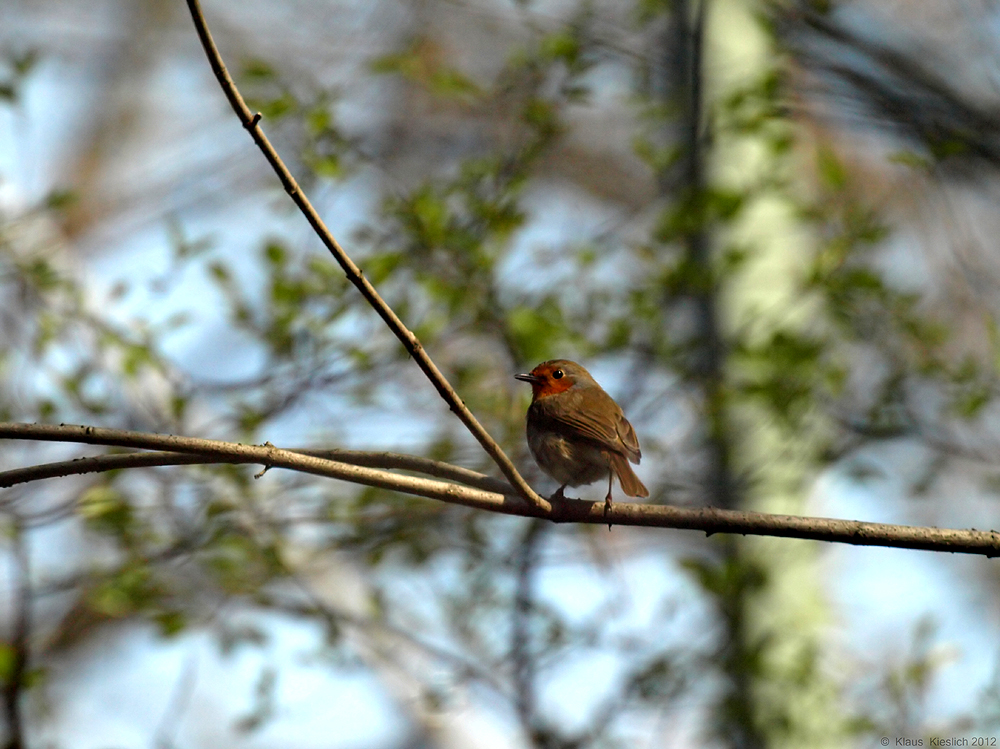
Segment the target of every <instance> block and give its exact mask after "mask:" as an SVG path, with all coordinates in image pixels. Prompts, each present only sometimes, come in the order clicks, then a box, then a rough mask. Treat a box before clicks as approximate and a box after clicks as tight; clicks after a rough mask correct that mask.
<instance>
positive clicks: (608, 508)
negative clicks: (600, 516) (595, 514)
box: [604, 493, 615, 531]
mask: <svg viewBox="0 0 1000 749" xmlns="http://www.w3.org/2000/svg"><path fill="white" fill-rule="evenodd" d="M614 509H615V506H614V503H612V501H611V494H610V493H608V496H606V497H605V498H604V519H605V520H607V521H608V530H609V531H610V530H611V520H610V518H609V516H610V515H611V513H612V512H613V511H614Z"/></svg>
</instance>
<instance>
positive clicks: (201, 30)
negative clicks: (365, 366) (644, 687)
mask: <svg viewBox="0 0 1000 749" xmlns="http://www.w3.org/2000/svg"><path fill="white" fill-rule="evenodd" d="M187 4H188V9H189V10H190V11H191V19H192V20H193V21H194V25H195V29H196V30H197V32H198V37H199V39H201V43H202V46H203V47H204V49H205V54H206V55H207V56H208V62H209V64H210V65H211V66H212V72H213V73H214V74H215V77H216V79H217V80H218V81H219V85H220V86H221V87H222V90H223V92H224V93H225V95H226V98H227V99H229V104H230V106H232V108H233V111H234V112H235V113H236V116H237V117H238V118H239V120H240V122H241V123H243V127H244V128H246V130H247V132H249V133H250V137H252V138H253V142H254V143H256V144H257V147H258V148H259V149H260V151H261V153H262V154H264V158H265V159H267V162H268V163H269V164H270V165H271V168H272V169H273V170H274V172H275V174H277V175H278V179H280V180H281V184H282V186H283V187H284V188H285V192H287V193H288V196H289V197H290V198H291V199H292V202H293V203H295V205H296V206H297V207H298V209H299V210H300V211H301V212H302V215H303V216H305V218H306V220H307V221H308V222H309V225H310V226H311V227H312V228H313V231H315V232H316V236H318V237H319V238H320V240H321V241H322V242H323V244H324V245H325V246H326V248H327V250H329V251H330V254H331V255H333V257H334V259H335V260H336V261H337V263H338V264H339V265H340V267H341V269H342V270H343V271H344V275H345V276H347V280H349V281H350V282H351V283H352V284H354V286H355V288H357V290H358V291H359V292H361V296H363V297H364V299H365V301H367V302H368V304H369V305H371V307H372V309H374V310H375V312H377V313H378V315H379V317H381V318H382V320H383V322H385V324H386V326H387V327H388V328H389V330H391V331H392V333H393V335H395V336H396V338H398V339H399V341H400V343H402V344H403V346H404V348H406V350H407V352H409V354H410V356H411V357H413V360H414V361H415V362H416V363H417V366H419V367H420V369H421V371H423V373H424V375H425V376H426V377H427V379H428V380H430V382H431V384H432V385H433V386H434V388H435V389H436V390H437V391H438V394H439V395H440V396H441V398H442V399H443V400H444V401H445V403H447V404H448V407H449V408H450V409H451V410H452V412H453V413H454V414H455V415H456V416H457V417H458V418H459V420H460V421H461V422H462V423H463V424H465V427H466V428H467V429H468V430H469V432H470V433H471V434H472V436H473V437H475V438H476V440H477V441H478V442H479V444H480V445H482V446H483V449H484V450H485V451H486V453H487V454H488V455H489V456H490V457H491V458H492V459H493V462H495V463H496V464H497V467H498V468H499V469H500V472H501V473H502V474H503V475H504V477H505V478H506V479H507V481H508V482H510V484H511V485H512V486H513V487H514V488H515V489H516V490H517V492H518V493H519V494H520V495H521V496H522V497H524V498H525V499H526V500H527V501H528V502H530V503H532V504H534V505H537V506H538V507H539V508H541V509H551V508H550V506H549V503H548V502H546V501H545V500H544V499H542V498H541V497H540V496H538V494H537V493H536V492H535V490H534V489H532V488H531V487H530V486H529V485H528V482H527V481H525V480H524V478H523V477H522V476H521V474H520V473H518V470H517V468H516V467H515V466H514V464H513V463H512V462H511V460H510V458H508V457H507V455H506V453H504V451H503V449H501V447H500V445H498V444H497V442H496V440H494V439H493V437H491V436H490V434H489V432H487V431H486V428H485V427H483V425H482V424H480V423H479V420H478V419H477V418H476V417H475V415H473V413H472V411H470V410H469V409H468V408H467V407H466V405H465V403H464V402H463V401H462V399H461V398H459V397H458V393H457V392H455V389H454V388H453V387H452V386H451V383H450V382H448V379H447V378H446V377H445V376H444V374H443V373H442V372H441V370H439V369H438V367H437V365H436V364H435V363H434V361H433V360H432V359H431V357H430V355H429V354H428V353H427V351H426V350H425V349H424V347H423V345H422V344H421V343H420V341H419V340H418V339H417V336H416V335H415V334H414V333H413V331H411V330H410V329H409V328H407V327H406V325H405V324H404V323H403V321H402V320H401V319H400V318H399V316H398V315H396V313H395V312H394V311H393V310H392V308H391V307H390V306H389V305H388V304H387V303H386V301H385V300H384V299H382V297H381V296H380V295H379V293H378V291H376V290H375V287H374V286H373V285H372V284H371V282H370V281H369V280H368V279H367V278H366V277H365V275H364V273H362V271H361V268H359V267H358V266H357V264H356V263H355V262H354V261H353V260H352V259H351V257H350V256H349V255H348V254H347V252H346V251H345V250H344V248H343V247H341V246H340V243H339V242H338V241H337V240H336V238H334V236H333V233H332V232H331V231H330V230H329V229H328V228H327V226H326V223H325V222H324V221H323V219H322V218H321V217H320V215H319V213H318V212H317V211H316V209H315V207H313V204H312V202H311V201H310V200H309V198H308V197H307V196H306V194H305V192H303V190H302V188H301V187H300V186H299V184H298V182H296V181H295V178H294V177H293V176H292V173H291V172H290V171H289V169H288V167H287V166H285V163H284V161H282V159H281V157H280V156H279V155H278V152H277V151H276V150H275V149H274V146H273V145H271V141H270V140H268V138H267V135H265V134H264V131H263V129H261V127H260V113H257V114H254V113H253V112H251V111H250V108H249V107H248V106H247V104H246V102H245V101H244V100H243V96H242V95H241V94H240V92H239V90H238V89H237V88H236V83H234V82H233V79H232V76H230V75H229V71H228V70H227V69H226V64H225V62H223V60H222V55H221V54H220V53H219V49H218V47H216V46H215V41H214V40H213V39H212V33H211V31H209V28H208V24H207V23H206V22H205V16H204V14H203V13H202V10H201V4H200V3H199V2H198V0H187Z"/></svg>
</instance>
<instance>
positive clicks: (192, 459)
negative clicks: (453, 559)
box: [0, 423, 1000, 557]
mask: <svg viewBox="0 0 1000 749" xmlns="http://www.w3.org/2000/svg"><path fill="white" fill-rule="evenodd" d="M0 439H18V440H43V441H49V442H78V443H84V444H90V445H109V446H114V447H132V448H140V449H150V450H167V451H170V452H171V453H175V454H180V455H177V456H176V457H175V458H173V459H171V458H168V455H167V454H165V453H157V454H155V455H153V456H150V457H149V458H148V459H149V460H150V461H151V462H150V463H148V464H147V465H168V464H169V463H170V462H176V463H220V462H225V463H233V464H240V463H254V464H261V465H265V466H268V467H274V468H287V469H289V470H294V471H300V472H302V473H309V474H313V475H316V476H326V477H328V478H335V479H340V480H342V481H349V482H352V483H356V484H364V485H366V486H376V487H379V488H382V489H390V490H393V491H398V492H403V493H406V494H413V495H416V496H419V497H427V498H429V499H437V500H440V501H442V502H449V503H452V504H460V505H464V506H466V507H472V508H475V509H478V510H486V511H489V512H499V513H503V514H506V515H519V516H522V517H538V518H543V519H545V520H550V521H552V522H554V523H589V524H592V525H603V524H605V523H607V522H608V521H609V520H610V521H612V523H614V524H615V525H625V526H643V527H651V528H678V529H688V530H699V531H703V532H704V533H705V534H706V535H709V536H710V535H712V534H713V533H738V534H741V535H744V536H745V535H756V536H776V537H780V538H801V539H808V540H813V541H826V542H829V543H843V544H851V545H854V546H888V547H893V548H899V549H922V550H925V551H947V552H952V553H955V554H979V555H982V556H986V557H997V556H1000V533H998V532H997V531H992V530H991V531H977V530H975V529H971V530H958V529H951V528H933V527H922V526H908V525H890V524H887V523H867V522H863V521H860V520H837V519H833V518H815V517H803V516H798V515H771V514H767V513H762V512H743V511H737V510H722V509H718V508H715V507H701V508H690V507H671V506H669V505H644V504H626V503H622V502H619V503H617V504H615V505H614V507H613V508H612V509H611V510H610V512H608V513H607V514H605V507H604V502H603V501H601V502H588V501H584V500H579V499H566V500H563V501H557V502H550V507H549V509H542V508H539V507H537V506H535V505H532V504H530V503H528V502H527V501H526V500H524V499H523V498H522V497H520V496H519V495H517V494H515V493H514V491H513V488H512V487H510V488H509V491H508V492H506V493H504V492H493V491H486V490H483V489H474V488H472V487H466V486H459V485H457V484H453V483H447V482H443V481H431V480H428V479H420V478H414V477H412V476H401V475H399V474H395V473H390V472H389V471H382V470H376V469H372V468H364V467H361V466H355V465H349V464H347V463H345V462H341V461H335V460H323V459H320V458H316V457H313V456H311V455H303V454H301V453H297V452H293V451H291V450H281V449H278V448H276V447H273V446H271V445H260V446H259V445H240V444H235V443H231V442H218V441H215V440H204V439H195V438H193V437H175V436H172V435H161V434H147V433H144V432H129V431H125V430H118V429H102V428H99V427H83V426H70V425H59V426H50V425H45V424H16V423H0ZM105 457H107V458H132V459H133V460H134V461H136V463H137V464H138V463H139V462H140V460H139V457H134V458H133V456H130V455H129V456H126V455H123V456H117V455H116V456H105ZM83 460H93V459H83ZM409 460H411V461H416V462H413V463H411V464H410V465H411V466H412V465H417V463H418V462H419V461H420V460H421V459H414V458H409ZM154 461H155V462H154ZM78 462H79V461H67V462H65V463H64V464H63V465H64V466H68V467H70V468H72V467H73V466H74V465H75V464H77V463H78ZM82 465H87V464H82ZM91 465H93V464H92V463H91ZM101 465H102V466H108V465H112V463H111V462H105V463H102V464H101ZM47 468H48V467H47V466H35V467H32V468H21V469H16V470H14V471H6V472H3V473H0V487H6V486H11V485H13V484H14V483H24V482H25V481H31V480H34V479H32V478H30V477H27V478H26V477H25V472H26V471H32V470H37V471H38V472H39V473H44V474H45V477H46V478H51V477H53V476H54V475H70V474H71V473H83V472H85V471H70V472H69V473H66V474H52V473H51V471H48V470H43V469H47ZM452 468H454V469H455V470H456V471H458V472H462V471H464V469H460V468H457V467H452ZM105 470H110V469H107V468H105ZM470 473H473V472H470ZM12 475H17V476H20V480H19V481H12V480H11V478H10V477H11V476H12Z"/></svg>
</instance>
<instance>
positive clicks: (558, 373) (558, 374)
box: [552, 369, 563, 380]
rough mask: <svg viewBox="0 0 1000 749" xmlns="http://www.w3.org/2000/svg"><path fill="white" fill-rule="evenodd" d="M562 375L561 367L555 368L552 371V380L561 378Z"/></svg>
mask: <svg viewBox="0 0 1000 749" xmlns="http://www.w3.org/2000/svg"><path fill="white" fill-rule="evenodd" d="M562 377H563V371H562V370H561V369H557V370H556V371H555V372H553V373H552V379H553V380H561V379H562Z"/></svg>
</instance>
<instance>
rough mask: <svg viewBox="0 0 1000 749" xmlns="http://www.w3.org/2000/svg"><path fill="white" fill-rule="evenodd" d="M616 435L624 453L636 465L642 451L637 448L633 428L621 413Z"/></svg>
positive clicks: (636, 438) (637, 439) (637, 442)
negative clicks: (623, 448)
mask: <svg viewBox="0 0 1000 749" xmlns="http://www.w3.org/2000/svg"><path fill="white" fill-rule="evenodd" d="M618 437H619V439H620V440H621V442H622V445H623V446H624V447H625V450H624V452H625V455H626V456H627V457H628V459H629V460H631V461H632V462H633V463H635V464H636V465H638V464H639V461H640V460H642V451H641V450H640V449H639V438H638V437H636V436H635V429H633V428H632V424H630V423H629V420H628V419H626V418H625V414H621V416H620V417H619V419H618Z"/></svg>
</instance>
